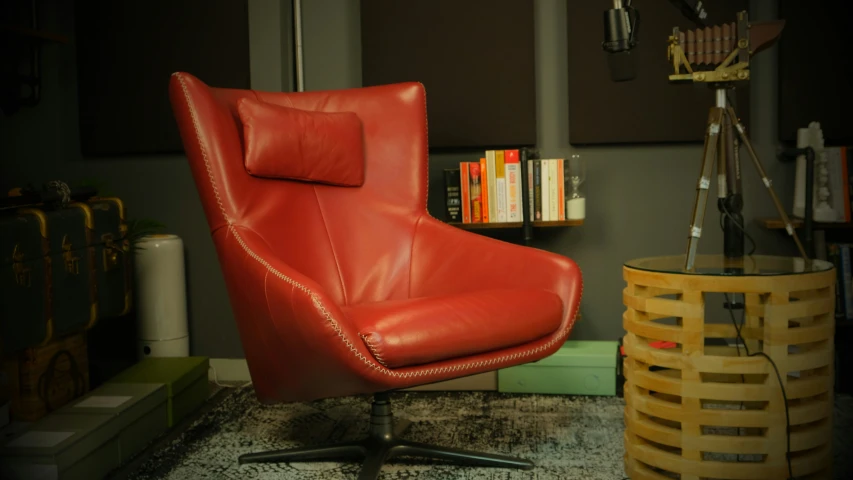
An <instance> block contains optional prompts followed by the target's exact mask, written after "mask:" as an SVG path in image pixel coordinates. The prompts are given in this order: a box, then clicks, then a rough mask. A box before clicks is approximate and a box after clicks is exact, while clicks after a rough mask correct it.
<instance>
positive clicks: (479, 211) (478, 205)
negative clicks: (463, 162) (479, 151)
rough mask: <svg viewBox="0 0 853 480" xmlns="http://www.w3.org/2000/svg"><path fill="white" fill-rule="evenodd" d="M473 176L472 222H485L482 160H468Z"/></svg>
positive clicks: (471, 191)
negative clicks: (481, 172)
mask: <svg viewBox="0 0 853 480" xmlns="http://www.w3.org/2000/svg"><path fill="white" fill-rule="evenodd" d="M468 168H469V169H470V174H469V176H470V178H471V186H470V193H471V223H483V203H482V197H481V195H480V194H481V192H482V189H481V187H480V162H468Z"/></svg>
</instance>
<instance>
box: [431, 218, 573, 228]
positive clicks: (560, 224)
mask: <svg viewBox="0 0 853 480" xmlns="http://www.w3.org/2000/svg"><path fill="white" fill-rule="evenodd" d="M448 223H450V225H453V226H454V227H459V228H461V229H463V230H487V229H492V228H522V227H523V226H524V222H504V223H461V222H448ZM581 225H583V220H560V221H554V222H531V226H532V227H534V228H539V227H579V226H581Z"/></svg>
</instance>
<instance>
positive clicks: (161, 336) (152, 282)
mask: <svg viewBox="0 0 853 480" xmlns="http://www.w3.org/2000/svg"><path fill="white" fill-rule="evenodd" d="M136 246H137V250H136V254H135V261H134V274H135V277H136V299H137V302H136V305H137V307H136V308H137V348H138V352H137V353H138V356H139V357H140V358H144V357H186V356H189V353H190V337H189V329H188V326H187V294H186V274H185V271H184V242H183V241H182V240H181V238H180V237H178V236H177V235H159V234H158V235H147V236H145V237H142V238H141V239H139V240H138V241H137V244H136Z"/></svg>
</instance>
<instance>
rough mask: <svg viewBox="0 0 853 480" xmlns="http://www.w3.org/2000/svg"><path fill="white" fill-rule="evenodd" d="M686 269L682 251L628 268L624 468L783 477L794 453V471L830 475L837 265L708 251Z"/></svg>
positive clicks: (695, 477) (645, 472)
mask: <svg viewBox="0 0 853 480" xmlns="http://www.w3.org/2000/svg"><path fill="white" fill-rule="evenodd" d="M683 266H684V256H683V255H677V256H671V257H654V258H645V259H639V260H633V261H630V262H627V263H626V264H625V265H624V268H623V276H624V279H625V281H626V283H627V286H626V287H625V290H624V291H623V301H624V304H625V307H626V310H625V313H624V315H623V325H624V327H625V330H626V331H627V333H626V335H625V337H624V339H623V343H624V346H625V354H626V357H627V358H626V361H625V366H624V370H625V380H626V381H625V471H626V473H627V474H628V475H629V476H630V478H631V479H632V480H643V479H650V480H651V479H653V480H670V479H672V478H680V479H681V480H702V479H706V478H713V479H744V480H745V479H768V480H779V479H786V478H789V472H788V468H789V467H788V461H787V456H786V453H787V452H788V451H790V452H791V453H790V464H791V465H790V466H791V469H792V470H793V474H794V476H796V477H797V478H810V479H811V478H831V464H832V448H831V439H832V413H833V400H834V399H833V377H834V376H833V358H834V351H833V350H834V341H833V340H834V332H835V315H834V312H835V284H836V272H835V269H834V267H833V265H832V264H831V263H829V262H825V261H821V260H812V261H804V260H803V259H801V258H787V257H768V256H758V255H754V256H750V257H746V258H744V259H743V260H741V261H731V260H727V259H725V258H724V257H723V256H722V255H706V256H702V255H700V256H698V258H697V261H696V268H695V270H694V271H693V272H686V271H684V270H683ZM726 297H728V300H730V301H732V302H735V301H737V302H740V303H741V305H743V306H744V308H743V309H737V308H736V309H733V310H731V311H729V310H728V309H727V308H725V307H724V306H723V305H724V302H726V301H727V299H726ZM738 332H740V337H741V338H742V340H743V342H737V341H736V339H737V338H738ZM657 340H663V341H667V342H674V343H675V344H676V347H675V348H670V349H657V348H653V347H651V346H650V343H652V342H655V341H657ZM771 359H772V361H773V363H775V365H776V367H777V368H778V371H779V376H777V374H776V369H774V368H773V365H772V364H771V361H770V360H771ZM780 380H781V385H782V386H783V387H784V393H785V395H786V396H787V402H786V400H785V399H784V397H783V389H782V388H781V387H780ZM786 403H787V409H786ZM786 410H787V411H786ZM786 418H789V419H790V425H791V427H790V448H789V436H788V435H787V434H786V433H787V432H786V427H787V425H788V422H787V421H786Z"/></svg>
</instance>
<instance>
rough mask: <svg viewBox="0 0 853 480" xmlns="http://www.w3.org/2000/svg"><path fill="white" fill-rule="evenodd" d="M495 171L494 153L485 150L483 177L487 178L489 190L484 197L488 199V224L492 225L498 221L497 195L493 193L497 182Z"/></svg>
mask: <svg viewBox="0 0 853 480" xmlns="http://www.w3.org/2000/svg"><path fill="white" fill-rule="evenodd" d="M495 171H496V170H495V151H494V150H486V173H485V175H486V176H487V177H488V178H487V179H486V188H488V189H489V192H488V193H487V194H486V195H487V196H488V197H489V223H494V222H497V221H498V202H497V198H498V195H497V192H496V191H495V185H496V180H497V179H496V178H495Z"/></svg>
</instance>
